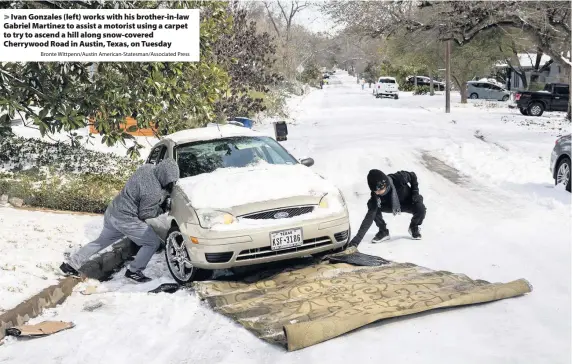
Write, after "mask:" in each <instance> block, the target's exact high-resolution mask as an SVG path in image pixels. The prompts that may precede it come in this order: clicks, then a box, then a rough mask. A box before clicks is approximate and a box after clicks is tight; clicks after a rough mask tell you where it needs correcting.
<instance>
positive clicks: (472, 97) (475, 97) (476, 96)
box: [471, 93, 479, 100]
mask: <svg viewBox="0 0 572 364" xmlns="http://www.w3.org/2000/svg"><path fill="white" fill-rule="evenodd" d="M478 98H479V95H477V94H476V93H472V94H471V99H473V100H476V99H478Z"/></svg>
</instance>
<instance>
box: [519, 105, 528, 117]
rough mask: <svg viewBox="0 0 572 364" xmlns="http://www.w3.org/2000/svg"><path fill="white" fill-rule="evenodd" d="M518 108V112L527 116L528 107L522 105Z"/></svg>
mask: <svg viewBox="0 0 572 364" xmlns="http://www.w3.org/2000/svg"><path fill="white" fill-rule="evenodd" d="M518 109H519V110H520V113H521V114H522V115H526V116H528V109H526V108H523V107H520V108H518Z"/></svg>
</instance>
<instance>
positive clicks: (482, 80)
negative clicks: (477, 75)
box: [470, 78, 504, 87]
mask: <svg viewBox="0 0 572 364" xmlns="http://www.w3.org/2000/svg"><path fill="white" fill-rule="evenodd" d="M470 82H488V83H492V84H495V85H497V86H500V87H504V84H503V83H502V82H499V81H497V80H495V79H494V78H481V79H480V80H478V81H470Z"/></svg>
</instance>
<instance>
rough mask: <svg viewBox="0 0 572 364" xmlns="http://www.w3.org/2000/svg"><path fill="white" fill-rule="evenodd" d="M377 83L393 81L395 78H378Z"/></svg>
mask: <svg viewBox="0 0 572 364" xmlns="http://www.w3.org/2000/svg"><path fill="white" fill-rule="evenodd" d="M379 83H395V80H392V79H391V78H380V79H379Z"/></svg>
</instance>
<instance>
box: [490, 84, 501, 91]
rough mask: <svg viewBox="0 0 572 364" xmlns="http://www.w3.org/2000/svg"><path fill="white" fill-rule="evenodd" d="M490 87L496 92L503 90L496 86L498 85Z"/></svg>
mask: <svg viewBox="0 0 572 364" xmlns="http://www.w3.org/2000/svg"><path fill="white" fill-rule="evenodd" d="M490 87H491V89H492V90H495V91H500V90H501V88H500V87H498V86H496V85H491V86H490Z"/></svg>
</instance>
